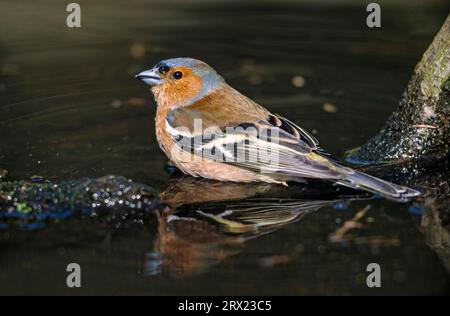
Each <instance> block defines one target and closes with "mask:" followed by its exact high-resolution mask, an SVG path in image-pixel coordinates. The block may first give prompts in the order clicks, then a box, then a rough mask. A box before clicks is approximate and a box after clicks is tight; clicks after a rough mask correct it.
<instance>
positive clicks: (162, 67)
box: [158, 65, 170, 74]
mask: <svg viewBox="0 0 450 316" xmlns="http://www.w3.org/2000/svg"><path fill="white" fill-rule="evenodd" d="M169 69H170V68H169V67H168V66H166V65H161V66H159V67H158V71H159V73H160V74H165V73H166V72H168V71H169Z"/></svg>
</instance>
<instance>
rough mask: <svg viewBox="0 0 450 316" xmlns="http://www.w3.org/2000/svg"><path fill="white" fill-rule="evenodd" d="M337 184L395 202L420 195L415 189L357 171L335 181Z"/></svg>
mask: <svg viewBox="0 0 450 316" xmlns="http://www.w3.org/2000/svg"><path fill="white" fill-rule="evenodd" d="M337 183H339V184H341V185H345V186H348V187H351V188H354V189H361V190H365V191H368V192H371V193H374V194H379V195H382V196H383V197H385V198H388V199H391V200H395V201H403V202H404V201H408V200H410V199H411V198H413V197H416V196H419V195H420V192H419V191H417V190H415V189H411V188H408V187H405V186H401V185H398V184H394V183H391V182H388V181H385V180H382V179H379V178H376V177H373V176H371V175H368V174H365V173H363V172H358V171H354V172H353V173H351V174H349V175H346V176H345V177H344V178H342V179H340V180H339V181H337Z"/></svg>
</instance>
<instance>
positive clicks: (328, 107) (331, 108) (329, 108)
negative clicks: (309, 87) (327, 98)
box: [322, 102, 338, 113]
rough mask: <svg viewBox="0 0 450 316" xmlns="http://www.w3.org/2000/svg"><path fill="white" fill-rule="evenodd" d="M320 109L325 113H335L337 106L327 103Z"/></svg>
mask: <svg viewBox="0 0 450 316" xmlns="http://www.w3.org/2000/svg"><path fill="white" fill-rule="evenodd" d="M322 109H323V110H324V111H325V112H327V113H336V112H337V111H338V108H337V106H336V105H334V104H332V103H329V102H325V103H324V104H323V105H322Z"/></svg>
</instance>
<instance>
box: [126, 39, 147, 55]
mask: <svg viewBox="0 0 450 316" xmlns="http://www.w3.org/2000/svg"><path fill="white" fill-rule="evenodd" d="M145 52H146V49H145V45H144V44H143V43H139V42H138V43H134V44H133V45H131V47H130V55H131V57H133V58H134V59H142V58H143V57H144V56H145Z"/></svg>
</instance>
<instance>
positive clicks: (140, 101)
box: [127, 97, 146, 108]
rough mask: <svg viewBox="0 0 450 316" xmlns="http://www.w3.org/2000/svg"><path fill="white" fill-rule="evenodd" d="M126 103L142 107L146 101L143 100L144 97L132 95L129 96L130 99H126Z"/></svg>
mask: <svg viewBox="0 0 450 316" xmlns="http://www.w3.org/2000/svg"><path fill="white" fill-rule="evenodd" d="M127 104H128V105H129V106H132V107H137V108H138V107H143V106H145V104H146V102H145V99H144V98H137V97H132V98H130V99H129V100H128V102H127Z"/></svg>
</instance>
